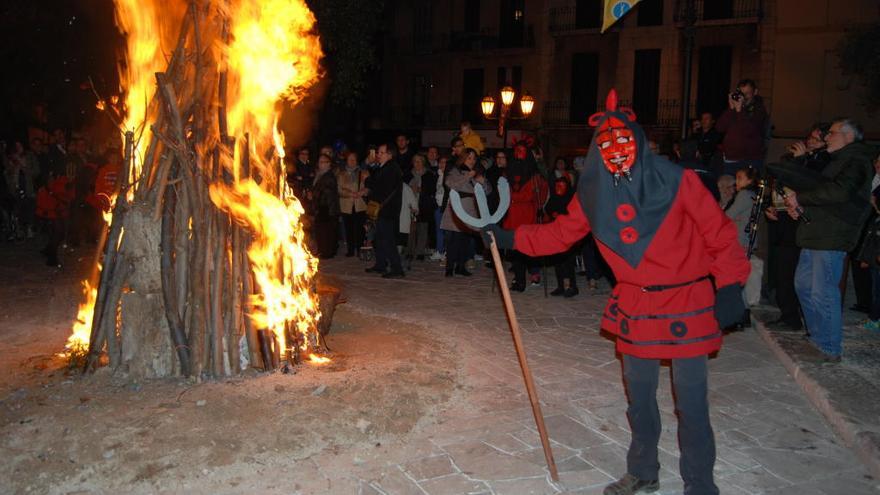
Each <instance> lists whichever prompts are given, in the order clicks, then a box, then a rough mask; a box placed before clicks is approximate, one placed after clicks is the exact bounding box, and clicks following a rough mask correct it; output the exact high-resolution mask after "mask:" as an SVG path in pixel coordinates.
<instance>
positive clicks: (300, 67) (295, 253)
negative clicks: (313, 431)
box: [210, 0, 322, 352]
mask: <svg viewBox="0 0 880 495" xmlns="http://www.w3.org/2000/svg"><path fill="white" fill-rule="evenodd" d="M232 3H233V5H231V6H230V14H229V18H230V19H231V21H232V24H231V26H230V35H231V36H230V39H231V40H232V41H231V42H230V44H229V47H228V49H227V50H226V51H225V52H224V55H225V59H226V69H227V71H228V77H229V88H228V96H227V100H228V102H229V106H228V112H227V115H228V125H229V132H230V133H231V134H232V135H234V136H236V138H237V141H239V142H244V139H243V138H244V135H245V133H249V140H248V144H249V146H251V147H252V148H253V149H256V150H266V149H272V148H274V149H275V155H276V157H278V159H277V160H264V159H263V158H262V157H263V156H265V155H264V154H263V153H260V152H257V153H251V154H250V157H251V165H252V166H256V167H258V168H259V169H260V173H261V175H262V176H263V177H264V179H268V180H266V181H265V183H266V184H267V185H266V186H265V187H266V188H265V189H264V187H263V186H261V185H258V184H257V183H256V182H254V181H253V180H251V179H242V180H240V181H238V182H237V183H236V184H234V185H233V186H231V187H229V186H226V185H223V184H213V185H212V186H211V188H210V196H211V201H213V202H214V204H216V205H217V206H218V207H220V208H222V209H224V210H226V211H229V212H230V213H231V214H232V216H233V217H234V218H235V219H236V220H237V221H239V222H240V223H242V224H244V225H246V226H248V227H249V228H250V229H251V230H252V232H253V234H254V239H253V242H252V243H251V246H250V248H249V250H248V258H249V259H250V261H251V266H252V269H253V271H254V278H255V280H256V282H257V289H258V293H257V294H255V295H254V296H253V299H252V303H253V312H252V314H251V315H250V317H251V319H252V320H253V322H254V324H255V325H256V326H257V328H265V329H268V330H270V331H272V332H273V333H274V335H275V337H276V339H277V341H278V343H279V345H280V346H281V348H282V349H290V350H293V351H295V352H298V351H307V350H308V348H309V343H310V342H314V341H316V335H315V332H316V328H317V326H316V324H317V321H318V319H319V318H320V316H321V315H320V312H319V311H318V302H317V295H316V294H315V293H314V292H313V291H312V280H313V278H314V276H315V274H316V273H317V270H318V260H317V259H316V258H315V257H314V256H312V254H311V253H310V252H309V251H308V248H307V247H306V239H305V234H304V232H303V229H302V222H301V220H300V218H301V217H302V215H303V213H304V210H303V207H302V205H301V204H300V203H299V201H298V200H297V199H296V198H295V197H294V196H293V195H292V194H289V192H285V189H286V188H285V181H284V180H283V169H282V166H283V164H282V161H281V159H280V158H283V157H284V136H283V134H281V133H280V132H279V130H278V127H277V122H278V118H279V114H280V108H279V102H281V101H283V102H284V103H286V104H288V105H294V104H296V103H298V102H299V101H300V100H301V99H302V98H303V96H305V94H306V92H307V91H308V89H309V88H310V87H311V86H312V85H313V84H314V83H316V82H317V81H318V78H319V77H320V64H319V62H320V58H321V54H322V52H321V45H320V41H319V40H318V37H317V36H315V35H314V33H313V29H314V25H315V17H314V15H312V13H311V11H310V10H309V9H308V7H307V6H306V4H305V2H304V1H303V0H238V1H237V2H232ZM239 156H240V154H239ZM238 160H239V157H238V156H237V157H236V162H235V164H234V165H233V166H234V169H233V175H234V176H236V177H237V173H236V172H237V170H239V168H240V167H239V163H238ZM271 184H277V185H278V189H277V191H278V192H277V193H275V194H273V193H271V192H268V191H271V190H272V188H271ZM285 329H291V330H292V331H295V332H297V333H298V334H299V337H298V338H297V340H298V341H299V342H301V344H300V348H299V349H294V348H293V346H294V343H292V342H287V341H286V340H287V339H286V331H285Z"/></svg>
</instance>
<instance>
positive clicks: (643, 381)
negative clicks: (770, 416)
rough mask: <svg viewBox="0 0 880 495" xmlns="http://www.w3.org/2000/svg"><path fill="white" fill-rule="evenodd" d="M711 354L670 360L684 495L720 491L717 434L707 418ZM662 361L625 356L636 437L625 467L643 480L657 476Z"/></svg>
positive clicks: (709, 494)
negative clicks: (716, 475)
mask: <svg viewBox="0 0 880 495" xmlns="http://www.w3.org/2000/svg"><path fill="white" fill-rule="evenodd" d="M707 361H708V359H707V357H706V356H699V357H694V358H687V359H673V360H672V387H673V389H674V391H675V395H674V397H675V410H676V412H677V413H678V444H679V450H680V451H681V458H680V459H679V468H678V469H679V472H680V474H681V479H682V480H683V481H684V493H685V495H718V487H717V486H715V481H714V478H713V474H712V469H713V467H714V466H715V434H714V433H713V432H712V425H711V423H710V422H709V393H708V374H709V372H708V369H707ZM659 374H660V360H658V359H642V358H637V357H633V356H628V355H625V354H624V356H623V375H624V380H625V383H626V391H627V397H628V399H629V407H628V408H627V410H626V415H627V417H628V418H629V423H630V427H631V429H632V439H631V441H630V444H629V451H628V452H627V454H626V471H627V472H628V473H629V474H631V475H633V476H635V477H636V478H639V479H642V480H656V479H658V478H659V471H660V461H659V459H658V453H657V443H658V442H659V441H660V432H661V425H660V411H659V409H658V408H657V382H658V378H659Z"/></svg>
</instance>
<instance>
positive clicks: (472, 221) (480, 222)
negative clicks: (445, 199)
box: [449, 177, 510, 230]
mask: <svg viewBox="0 0 880 495" xmlns="http://www.w3.org/2000/svg"><path fill="white" fill-rule="evenodd" d="M497 187H498V199H499V201H498V209H497V210H495V212H494V213H491V212H490V211H489V203H488V202H487V201H486V191H485V189H483V186H482V185H481V184H474V199H476V201H477V212H478V215H479V217H478V218H474V217H473V216H471V215H470V214H468V212H466V211H465V210H464V206H463V205H462V204H461V196H460V195H459V194H458V191H455V190H451V191H449V203H450V205H452V211H453V212H454V213H455V215H456V216H457V217H458V218H459V219H460V220H461V221H462V222H464V223H465V224H467V225H468V226H470V227H473V228H475V229H477V230H479V229H482V228H483V227H485V226H487V225H489V224H493V223H499V222H500V221H501V219H502V218H504V215H505V214H506V213H507V209H508V208H510V185H509V184H508V183H507V179H505V178H504V177H501V178H500V179H498V186H497Z"/></svg>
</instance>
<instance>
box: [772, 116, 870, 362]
mask: <svg viewBox="0 0 880 495" xmlns="http://www.w3.org/2000/svg"><path fill="white" fill-rule="evenodd" d="M825 142H826V143H827V145H828V146H827V148H826V149H827V151H828V153H829V154H830V155H831V161H830V162H829V163H828V165H826V166H825V167H824V168H823V169H822V170H821V172H818V173H813V172H811V171H809V170H807V169H805V168H804V167H802V166H800V165H798V164H796V163H794V162H783V163H779V164H773V165H770V166H769V167H768V171H769V172H770V173H771V174H772V175H774V176H775V177H776V178H777V179H778V180H780V181H781V182H782V183H783V184H784V185H785V186H786V187H788V188H790V189H792V190H793V192H791V193H789V194H788V195H787V196H786V198H785V205H786V207H787V210H788V214H789V215H790V216H791V217H792V218H793V219H796V220H797V219H798V218H801V221H800V224H799V225H798V229H797V235H796V240H797V245H798V246H799V247H800V248H801V254H800V259H799V261H798V267H797V271H796V272H795V290H796V292H797V295H798V300H799V301H800V303H801V308H802V310H803V313H804V321H805V322H806V324H807V331H808V332H809V337H810V342H811V343H812V344H813V345H814V346H815V347H816V348H817V349H818V350H819V351H820V352H821V360H822V361H824V362H827V363H837V362H840V357H841V353H842V346H841V343H842V340H843V334H842V329H841V327H842V319H843V315H842V310H841V300H840V297H841V295H840V290H839V287H838V284H839V282H840V277H841V275H842V274H843V269H844V259H845V258H846V253H847V252H848V251H851V250H852V249H853V248H855V246H856V244H857V243H858V240H859V235H860V234H861V232H862V227H863V226H864V223H865V221H866V220H867V218H868V215H869V214H870V211H871V204H870V197H871V179H872V177H873V175H874V169H873V166H872V163H871V161H872V158H873V157H874V156H875V155H876V153H877V152H876V150H875V149H874V148H873V147H872V146H870V145H868V144H866V143H864V142H863V140H862V130H861V127H860V126H859V125H858V124H857V123H856V122H855V121H853V120H852V119H849V118H841V119H837V120H835V121H834V123H833V124H832V125H831V128H830V129H829V130H828V133H827V134H826V135H825Z"/></svg>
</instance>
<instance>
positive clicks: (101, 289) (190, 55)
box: [86, 0, 338, 377]
mask: <svg viewBox="0 0 880 495" xmlns="http://www.w3.org/2000/svg"><path fill="white" fill-rule="evenodd" d="M145 1H148V0H145ZM291 1H294V0H291ZM296 1H299V0H296ZM158 3H159V4H161V3H162V2H158ZM216 3H217V4H219V5H215V2H213V1H207V0H201V1H190V2H188V3H187V5H186V9H185V14H184V16H183V17H182V19H180V20H178V22H179V25H180V30H179V35H178V37H177V42H176V46H174V49H173V52H172V53H170V54H167V55H168V58H167V60H168V62H167V67H166V68H165V70H164V71H163V72H159V73H155V93H154V96H153V97H152V98H151V99H150V100H149V101H147V102H144V103H143V104H142V105H146V110H147V111H146V113H145V114H146V117H145V120H144V122H143V123H141V124H140V127H138V128H135V129H133V130H129V131H128V132H126V133H125V148H124V170H123V172H122V174H121V180H120V181H119V191H118V195H117V199H116V202H115V206H114V207H113V211H112V213H113V216H112V221H111V223H110V226H109V230H108V232H107V235H106V239H105V243H104V247H103V251H102V256H101V260H100V264H101V265H102V267H103V268H102V270H101V272H100V281H99V285H98V291H97V297H96V300H95V305H94V313H93V317H92V331H91V336H90V340H89V350H88V355H87V357H86V367H87V369H94V368H95V366H97V365H98V363H99V362H107V363H108V364H109V366H111V367H113V368H117V369H123V370H124V371H126V372H128V373H130V374H131V375H134V376H140V377H159V376H172V375H183V376H196V377H202V376H214V377H217V376H224V375H230V374H236V373H238V372H240V371H241V370H242V369H243V368H244V367H246V366H250V367H255V368H259V369H264V370H269V369H275V368H277V367H279V366H281V365H283V364H285V363H292V362H298V361H299V360H300V359H301V356H302V355H306V356H308V355H309V354H310V353H312V352H315V351H316V350H318V349H319V348H320V347H321V345H320V342H319V340H320V336H319V333H318V328H317V325H318V321H319V318H320V311H319V308H318V299H319V297H318V294H317V292H318V291H317V284H316V283H315V281H314V275H315V272H316V269H317V261H316V260H314V258H312V257H311V256H310V255H308V253H307V252H305V255H306V256H307V259H306V260H304V261H303V260H300V261H302V262H303V263H305V268H302V267H301V268H300V271H299V272H298V274H297V276H295V277H294V276H292V275H290V273H289V272H290V270H291V267H290V265H291V263H290V262H289V261H285V260H284V259H283V256H284V254H283V253H278V257H279V259H277V260H273V261H272V262H271V263H269V266H273V267H277V271H278V273H277V276H278V278H279V279H282V280H283V279H285V277H286V279H287V280H294V281H298V282H297V283H299V284H301V285H302V284H305V285H306V287H305V289H304V292H305V293H308V294H310V297H308V298H307V299H308V300H306V301H304V302H302V303H301V304H304V305H306V306H308V307H305V308H300V311H299V317H298V319H296V320H294V319H288V320H286V321H283V322H282V323H281V324H280V325H281V327H279V326H278V325H279V324H278V323H277V321H276V322H275V323H272V324H271V325H274V328H269V326H270V323H269V322H266V323H265V324H264V327H260V322H263V321H266V320H268V319H267V318H265V317H264V318H252V315H253V314H254V313H260V311H261V310H260V308H257V307H255V306H261V307H263V308H264V309H265V306H267V303H266V301H265V300H264V299H265V296H262V297H261V296H260V294H261V287H258V282H257V281H258V280H264V279H261V278H258V277H256V276H255V267H254V266H253V265H254V263H253V260H252V258H251V256H250V254H249V253H250V248H251V247H252V244H255V243H259V242H262V241H261V238H262V236H266V235H271V234H272V233H267V232H265V231H264V230H265V229H264V230H260V229H259V227H260V226H259V225H257V224H256V223H254V222H252V221H249V220H247V219H246V218H242V217H240V216H237V215H236V213H235V208H233V207H231V206H230V205H229V204H228V202H227V203H223V202H220V201H216V200H215V198H214V197H213V196H214V194H215V193H218V192H221V193H224V194H226V196H229V197H233V198H234V200H237V201H239V203H240V204H241V205H240V206H242V207H247V206H248V205H251V206H252V207H254V208H258V206H254V205H256V202H255V201H252V199H253V198H251V197H248V196H247V193H246V191H247V188H248V187H251V188H257V189H259V191H257V193H259V194H261V195H264V196H267V197H269V198H270V199H271V200H274V201H276V202H278V205H280V206H279V207H280V208H282V209H283V211H287V212H293V217H292V219H293V221H298V218H297V216H298V213H301V212H302V209H301V208H300V207H299V205H298V203H297V204H294V203H293V202H295V200H294V199H292V196H289V197H285V195H284V193H283V191H284V187H285V186H284V184H283V179H279V176H280V175H281V174H280V173H279V170H280V163H279V162H280V159H278V158H273V157H272V153H273V148H272V146H271V142H270V143H268V144H269V146H266V145H267V143H256V142H254V143H251V142H249V141H250V138H249V136H248V134H243V133H242V135H240V136H238V137H233V136H230V135H229V130H228V129H227V126H228V123H227V122H228V120H227V111H228V101H227V99H228V98H229V94H228V91H229V90H228V88H229V86H230V80H229V77H230V76H229V74H227V70H228V69H227V63H226V60H225V57H227V56H228V54H227V47H228V44H229V38H230V18H229V16H230V15H233V14H231V13H230V9H229V8H228V2H226V1H224V2H216ZM163 22H173V20H169V19H165V20H164V21H163ZM319 55H320V54H316V56H319ZM264 133H265V132H263V134H264ZM260 146H263V147H264V148H267V149H259V147H260ZM256 154H259V156H253V155H256ZM239 186H244V187H241V188H239ZM229 201H232V200H229ZM218 204H221V205H222V206H223V208H221V207H218ZM294 232H295V234H292V235H291V236H289V238H288V239H283V240H282V243H289V242H297V243H300V244H302V245H303V246H304V238H303V235H302V229H301V228H297V229H295V230H294ZM285 274H286V275H285ZM336 293H338V292H334V291H332V290H331V291H328V292H327V294H328V295H329V297H325V298H323V299H325V302H326V306H327V307H328V309H329V308H332V305H333V304H335V298H334V297H333V296H334V294H336ZM310 304H313V306H310ZM330 311H331V312H332V309H330ZM325 312H327V311H325ZM255 322H257V323H256V324H255ZM323 323H329V322H327V321H322V324H323Z"/></svg>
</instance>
